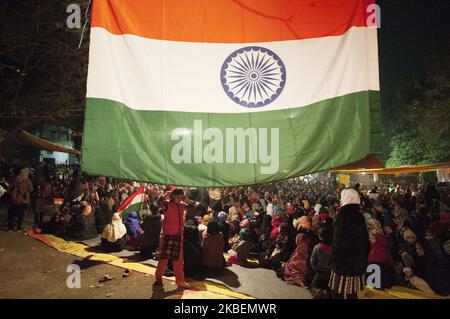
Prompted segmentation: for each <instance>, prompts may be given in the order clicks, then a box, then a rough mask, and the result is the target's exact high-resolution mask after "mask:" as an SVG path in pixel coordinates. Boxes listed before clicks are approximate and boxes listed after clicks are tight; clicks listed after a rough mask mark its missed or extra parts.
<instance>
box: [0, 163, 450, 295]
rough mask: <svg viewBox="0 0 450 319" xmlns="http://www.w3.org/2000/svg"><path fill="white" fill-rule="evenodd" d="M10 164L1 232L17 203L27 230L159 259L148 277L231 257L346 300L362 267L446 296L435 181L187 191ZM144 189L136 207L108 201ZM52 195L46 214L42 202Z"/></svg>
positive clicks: (447, 265) (198, 271) (445, 204)
mask: <svg viewBox="0 0 450 319" xmlns="http://www.w3.org/2000/svg"><path fill="white" fill-rule="evenodd" d="M58 170H59V173H55V172H56V170H55V169H54V168H50V167H48V166H46V165H45V166H43V167H38V168H35V169H34V170H33V172H32V174H30V170H29V168H27V167H23V168H22V169H21V170H17V171H10V174H8V176H5V178H4V179H3V180H2V182H1V183H0V185H2V186H3V188H4V189H7V193H6V194H5V195H4V196H2V201H3V203H4V204H5V205H7V206H8V228H9V230H11V231H12V230H20V229H21V227H22V220H23V215H24V212H25V210H27V209H28V210H30V211H33V212H34V214H35V226H34V227H35V228H36V230H37V231H41V232H44V233H50V234H54V235H56V236H60V237H62V238H65V239H66V240H75V241H81V240H86V239H91V238H96V237H97V236H99V235H100V236H101V247H102V249H103V250H104V251H105V252H117V251H121V250H122V249H125V248H126V249H129V250H136V251H140V254H141V255H142V256H143V257H144V258H155V259H158V260H159V263H158V268H157V271H156V284H162V276H163V274H167V272H168V270H167V268H169V272H170V269H172V270H173V272H174V274H175V277H176V281H177V284H178V285H179V286H180V287H188V286H189V285H188V284H187V283H186V282H185V276H187V277H196V276H197V275H204V274H217V273H220V272H221V271H222V270H224V269H225V268H226V267H229V266H230V265H232V264H238V265H241V266H243V267H248V268H255V267H263V268H267V269H271V270H273V272H274V276H275V275H276V276H278V277H279V278H280V280H283V281H285V283H286V284H290V285H298V286H301V287H305V288H308V289H310V292H311V294H312V295H313V297H314V298H357V294H358V292H359V291H361V290H362V289H364V287H365V286H366V284H367V281H366V278H367V275H370V272H369V273H367V271H368V270H367V269H368V268H367V267H368V266H369V265H372V266H373V265H376V266H377V267H376V268H373V267H372V268H371V269H378V270H379V273H380V274H381V277H380V278H379V280H375V287H376V288H379V289H384V288H389V287H391V286H393V285H406V286H410V287H414V288H416V289H419V290H421V291H424V292H429V293H437V294H439V295H449V294H450V257H449V256H450V198H449V194H447V193H445V192H439V191H437V190H436V188H435V187H434V185H432V184H428V185H415V184H412V185H408V187H402V186H399V185H397V186H396V187H389V186H386V187H384V186H383V187H380V189H378V188H377V187H373V188H372V189H362V188H361V187H360V185H359V184H356V185H354V186H353V187H352V188H346V187H345V186H343V185H339V184H337V183H335V182H331V181H317V180H316V181H305V180H302V179H299V178H295V179H291V180H288V181H282V182H277V183H271V184H267V185H257V186H251V187H232V188H222V189H219V188H213V189H205V188H188V187H181V188H177V187H175V186H161V185H154V184H139V183H137V182H129V181H119V180H114V179H111V178H104V177H93V176H84V175H83V174H81V173H79V170H78V169H77V168H76V167H75V168H73V167H71V168H70V173H69V174H68V173H67V170H68V168H61V167H60V168H58ZM141 186H145V198H144V203H143V204H142V206H141V209H140V210H137V211H134V212H131V213H129V214H127V215H126V216H124V215H123V214H122V212H119V211H118V208H119V206H120V205H121V204H122V203H123V202H124V201H125V200H126V199H127V198H128V197H130V196H132V195H133V194H134V193H135V192H136V191H137V190H138V189H139V188H140V187H141ZM55 197H61V198H63V202H62V204H61V205H59V207H58V209H57V212H56V214H54V216H52V217H51V219H50V220H44V219H43V212H44V207H45V205H46V204H49V203H51V202H52V200H53V198H55Z"/></svg>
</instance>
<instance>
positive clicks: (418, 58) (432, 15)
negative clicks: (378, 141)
mask: <svg viewBox="0 0 450 319" xmlns="http://www.w3.org/2000/svg"><path fill="white" fill-rule="evenodd" d="M377 3H378V4H379V5H380V7H381V29H379V32H378V39H379V44H378V45H379V60H380V85H381V99H382V107H383V108H387V107H390V106H389V100H390V99H391V97H392V96H393V94H395V92H396V91H397V90H402V89H405V88H407V87H408V86H410V85H411V84H412V83H413V82H414V81H416V80H418V79H420V78H421V77H423V75H424V74H425V71H426V70H425V66H426V65H425V64H426V60H427V58H428V57H429V55H430V54H432V53H436V54H437V55H438V56H440V57H443V56H444V55H449V54H450V52H449V51H448V48H449V46H448V42H449V41H450V32H449V31H450V0H429V1H422V0H377ZM389 111H390V110H387V109H384V110H383V114H384V115H385V116H386V115H387V114H389Z"/></svg>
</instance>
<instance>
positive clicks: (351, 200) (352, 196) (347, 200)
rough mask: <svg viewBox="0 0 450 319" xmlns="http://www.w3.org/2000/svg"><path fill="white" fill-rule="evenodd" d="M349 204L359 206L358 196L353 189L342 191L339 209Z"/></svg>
mask: <svg viewBox="0 0 450 319" xmlns="http://www.w3.org/2000/svg"><path fill="white" fill-rule="evenodd" d="M350 204H358V205H359V204H361V199H360V198H359V194H358V192H357V191H356V190H354V189H353V188H347V189H344V190H343V191H342V193H341V207H343V206H345V205H350Z"/></svg>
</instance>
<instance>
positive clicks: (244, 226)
mask: <svg viewBox="0 0 450 319" xmlns="http://www.w3.org/2000/svg"><path fill="white" fill-rule="evenodd" d="M239 226H240V227H241V228H248V227H250V221H249V220H248V219H244V220H243V221H241V223H240V224H239Z"/></svg>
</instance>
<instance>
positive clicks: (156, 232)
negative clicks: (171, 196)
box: [141, 205, 162, 258]
mask: <svg viewBox="0 0 450 319" xmlns="http://www.w3.org/2000/svg"><path fill="white" fill-rule="evenodd" d="M149 213H150V214H147V216H146V217H145V218H144V221H143V222H142V230H143V231H144V235H143V236H142V246H141V256H142V257H145V258H152V257H153V253H154V252H155V251H156V250H157V249H158V245H159V236H160V235H161V227H162V220H161V214H160V213H159V206H156V205H151V206H150V209H149Z"/></svg>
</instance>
